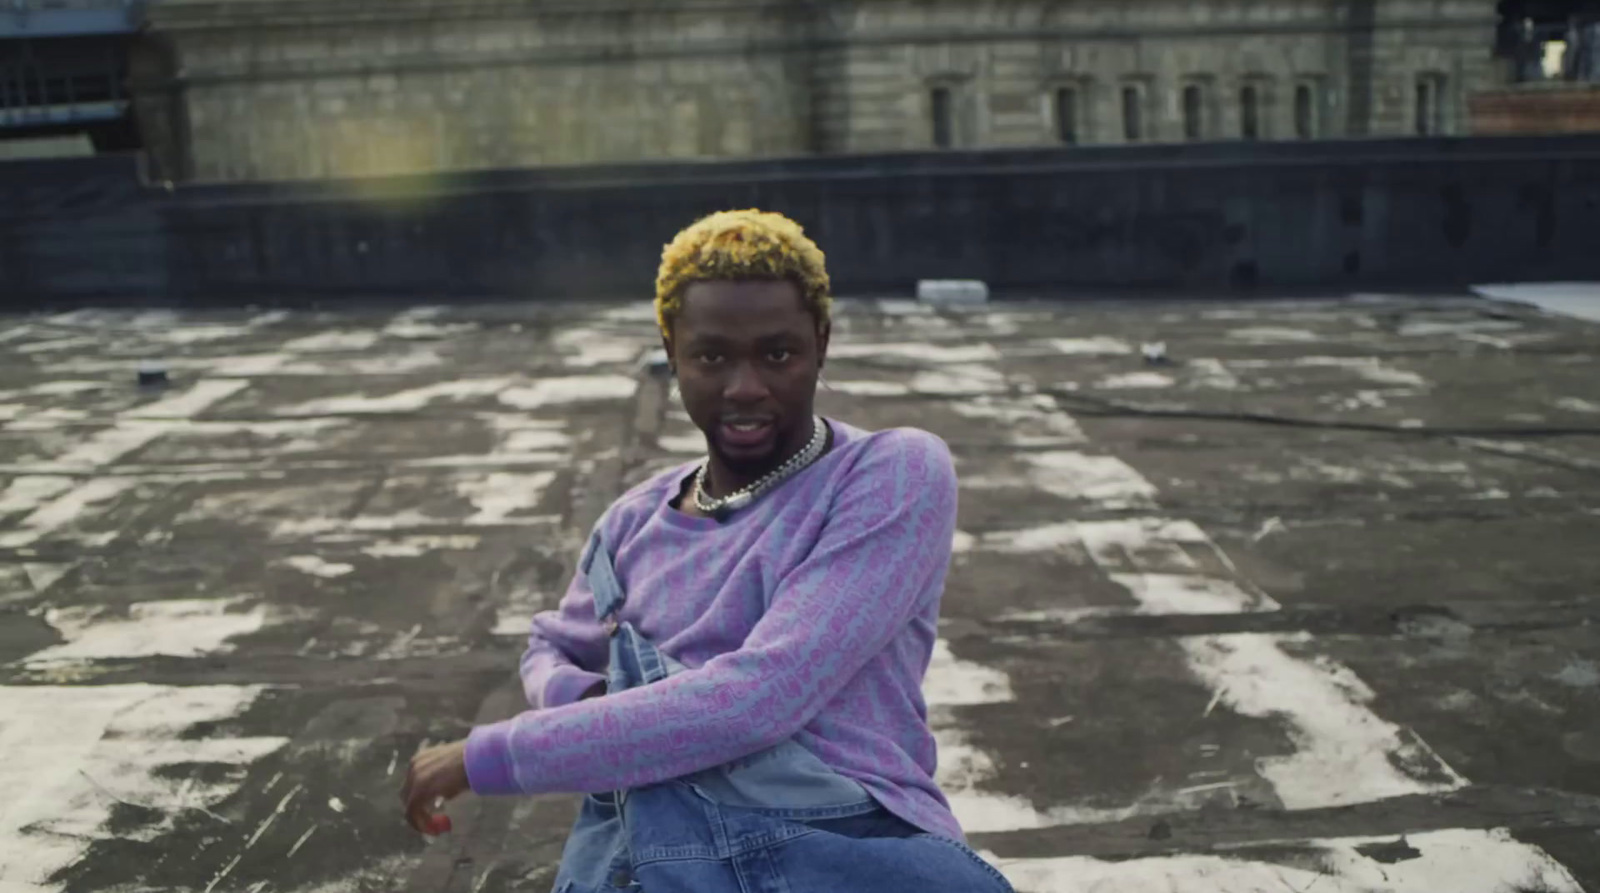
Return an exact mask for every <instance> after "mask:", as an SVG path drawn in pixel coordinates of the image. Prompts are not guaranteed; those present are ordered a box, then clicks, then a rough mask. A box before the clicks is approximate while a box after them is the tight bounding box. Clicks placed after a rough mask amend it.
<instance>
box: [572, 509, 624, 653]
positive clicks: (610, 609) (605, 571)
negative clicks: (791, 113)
mask: <svg viewBox="0 0 1600 893" xmlns="http://www.w3.org/2000/svg"><path fill="white" fill-rule="evenodd" d="M581 563H582V565H583V574H584V577H585V578H587V579H588V581H589V591H590V592H591V593H592V594H593V595H594V619H595V620H598V621H599V622H600V624H601V625H602V626H604V627H605V628H606V630H607V631H608V632H614V631H615V625H616V615H617V613H618V612H620V611H621V610H622V603H623V602H624V601H626V600H627V597H628V595H627V593H626V592H624V591H623V590H622V582H621V581H619V580H618V579H617V569H616V565H615V564H614V563H613V562H612V557H611V547H610V546H609V545H607V543H606V537H605V518H603V517H602V518H601V519H600V521H599V522H597V523H596V524H595V526H594V532H593V533H592V534H590V535H589V545H588V547H587V548H586V549H585V550H584V555H583V561H582V562H581Z"/></svg>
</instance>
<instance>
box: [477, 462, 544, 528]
mask: <svg viewBox="0 0 1600 893" xmlns="http://www.w3.org/2000/svg"><path fill="white" fill-rule="evenodd" d="M555 479H556V475H555V472H553V471H536V472H533V473H531V474H514V473H511V472H500V473H497V474H491V475H488V476H487V477H483V478H477V479H471V480H465V481H459V482H457V484H456V492H457V493H459V494H461V495H462V496H465V497H466V498H467V499H469V500H471V502H472V505H473V506H474V507H475V508H476V509H477V512H476V513H475V514H473V515H472V516H471V517H469V518H467V519H466V523H468V524H504V523H506V521H507V520H508V519H510V518H511V516H513V515H516V514H518V513H520V512H526V511H528V510H530V509H533V508H535V507H536V506H538V504H539V501H540V500H541V499H543V498H544V491H545V489H546V488H548V487H549V486H550V482H551V481H554V480H555Z"/></svg>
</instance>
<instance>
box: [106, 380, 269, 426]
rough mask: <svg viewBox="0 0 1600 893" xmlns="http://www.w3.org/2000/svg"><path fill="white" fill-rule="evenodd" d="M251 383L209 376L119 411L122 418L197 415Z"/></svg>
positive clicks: (186, 417)
mask: <svg viewBox="0 0 1600 893" xmlns="http://www.w3.org/2000/svg"><path fill="white" fill-rule="evenodd" d="M249 386H250V382H249V381H242V380H239V379H221V380H217V379H212V380H206V381H198V382H195V384H194V386H193V387H191V388H189V390H187V391H184V392H183V393H181V394H173V395H171V396H170V397H164V398H162V399H160V400H157V401H156V402H154V403H148V404H146V405H144V406H137V407H134V408H133V409H130V410H128V411H126V412H124V413H122V414H121V415H120V416H119V418H125V419H188V418H193V417H195V416H197V415H199V414H200V413H202V412H205V411H206V410H208V409H210V408H211V407H213V406H215V405H216V404H218V403H220V402H222V401H223V400H226V399H228V398H229V397H232V396H233V395H234V394H237V393H239V392H240V391H242V390H244V389H245V388H247V387H249Z"/></svg>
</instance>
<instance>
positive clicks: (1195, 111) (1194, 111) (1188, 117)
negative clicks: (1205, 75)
mask: <svg viewBox="0 0 1600 893" xmlns="http://www.w3.org/2000/svg"><path fill="white" fill-rule="evenodd" d="M1204 105H1205V94H1204V93H1203V92H1202V91H1201V89H1200V85H1199V84H1189V85H1188V86H1186V87H1184V88H1183V138H1184V139H1186V140H1197V139H1200V138H1201V137H1203V136H1205V125H1204V123H1203V121H1204V115H1205V108H1204Z"/></svg>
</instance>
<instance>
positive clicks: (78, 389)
mask: <svg viewBox="0 0 1600 893" xmlns="http://www.w3.org/2000/svg"><path fill="white" fill-rule="evenodd" d="M105 387H106V383H105V382H103V381H77V380H74V379H64V380H62V381H47V382H45V383H44V384H36V385H34V386H33V387H31V388H28V393H30V394H38V395H40V396H43V397H55V396H62V395H67V394H82V393H84V392H85V391H99V390H104V389H105Z"/></svg>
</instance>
